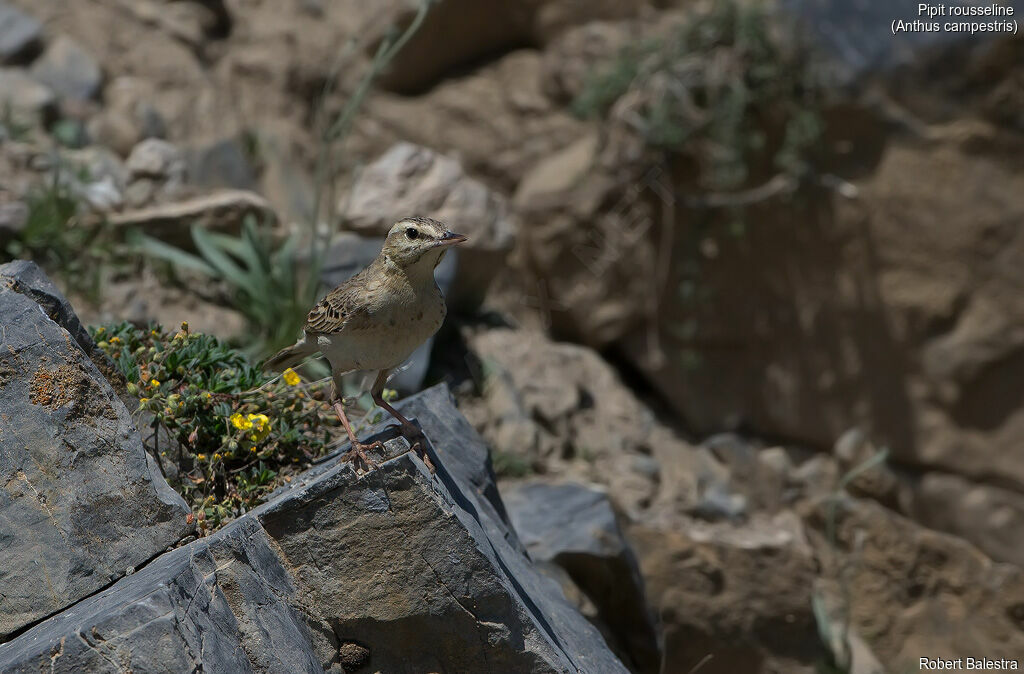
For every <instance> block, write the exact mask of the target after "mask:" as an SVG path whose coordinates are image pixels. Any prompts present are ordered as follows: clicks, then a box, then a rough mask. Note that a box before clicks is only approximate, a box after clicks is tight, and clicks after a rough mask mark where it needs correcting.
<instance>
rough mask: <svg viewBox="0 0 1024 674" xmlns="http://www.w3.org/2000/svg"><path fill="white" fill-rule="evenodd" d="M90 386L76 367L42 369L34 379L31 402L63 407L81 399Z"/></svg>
mask: <svg viewBox="0 0 1024 674" xmlns="http://www.w3.org/2000/svg"><path fill="white" fill-rule="evenodd" d="M88 385H89V382H88V380H87V379H86V377H85V376H84V373H83V372H82V371H81V369H80V368H77V367H75V366H74V365H70V364H64V365H58V366H57V367H56V368H53V369H47V368H45V367H40V368H39V369H38V370H36V373H35V375H34V376H33V377H32V385H31V386H30V387H29V400H30V401H31V402H32V404H33V405H42V406H43V407H49V408H53V407H62V406H64V405H67V404H68V403H70V402H72V401H73V400H76V399H77V398H79V397H81V394H82V393H83V392H84V389H85V388H87V387H88Z"/></svg>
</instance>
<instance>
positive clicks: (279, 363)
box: [263, 336, 319, 371]
mask: <svg viewBox="0 0 1024 674" xmlns="http://www.w3.org/2000/svg"><path fill="white" fill-rule="evenodd" d="M317 351H319V349H318V348H317V346H316V344H315V343H313V344H310V343H309V341H308V340H307V339H306V337H305V336H303V338H302V339H300V340H299V341H297V342H295V343H294V344H292V345H291V346H289V347H287V348H285V349H281V350H280V351H278V352H277V353H276V354H275V355H274V356H272V357H271V358H269V359H268V360H267V361H266V362H265V363H263V369H264V370H278V371H280V370H284V369H286V368H289V367H294V366H296V365H298V364H299V363H301V362H302V361H303V359H305V358H306V357H308V356H312V355H313V354H314V353H316V352H317Z"/></svg>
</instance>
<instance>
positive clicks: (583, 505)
mask: <svg viewBox="0 0 1024 674" xmlns="http://www.w3.org/2000/svg"><path fill="white" fill-rule="evenodd" d="M502 495H503V497H504V500H505V504H506V506H507V507H508V512H509V517H510V518H511V520H512V525H513V526H514V527H515V530H516V533H518V534H519V539H520V540H521V541H522V542H523V544H524V545H525V546H526V549H527V551H528V552H529V553H530V558H531V559H533V561H534V562H536V563H538V564H547V565H551V566H555V567H557V568H558V569H560V570H561V571H562V572H563V573H562V574H558V573H557V572H556V574H555V576H556V578H559V579H560V580H562V584H563V589H565V591H566V592H565V593H566V596H573V595H576V596H580V595H582V596H580V600H581V601H580V603H581V604H582V605H583V606H582V607H581V608H582V610H583V611H584V614H585V615H587V617H588V618H590V620H591V621H593V622H594V623H595V624H596V625H597V626H598V628H599V629H601V631H602V633H603V634H604V635H605V640H606V641H608V642H609V644H610V645H611V646H612V647H613V648H615V649H616V651H617V652H619V654H620V657H622V659H623V661H624V662H626V663H628V664H629V665H630V669H631V670H632V671H634V672H650V673H651V674H654V673H657V672H660V671H661V651H660V649H659V645H658V626H657V624H656V623H655V620H654V615H653V614H652V613H651V611H650V608H649V605H648V603H647V597H646V596H645V594H644V582H643V579H642V578H641V577H640V568H639V566H638V565H637V561H636V556H635V555H634V554H633V549H632V548H631V547H630V545H629V543H628V542H627V541H626V538H625V536H624V535H623V533H622V529H621V528H620V527H619V523H618V520H617V518H616V515H615V511H614V509H613V507H612V503H611V500H610V499H609V498H608V495H607V494H606V493H605V492H604V491H602V490H600V489H597V488H595V487H591V486H587V485H584V484H579V483H572V482H564V483H558V484H553V483H547V482H541V481H536V480H534V481H528V482H523V483H513V484H507V485H504V486H503V487H502ZM542 568H544V567H542ZM563 576H568V578H563ZM567 585H568V587H567ZM588 606H592V607H593V609H594V610H593V612H592V613H593V614H592V615H591V614H589V613H588V612H587V608H588Z"/></svg>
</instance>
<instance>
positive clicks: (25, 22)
mask: <svg viewBox="0 0 1024 674" xmlns="http://www.w3.org/2000/svg"><path fill="white" fill-rule="evenodd" d="M42 44H43V24H41V23H39V21H38V20H36V18H35V17H33V16H31V15H29V14H26V13H25V12H22V11H21V10H20V9H18V8H17V7H11V6H10V5H9V4H7V3H6V2H0V65H7V64H10V63H24V62H25V61H28V60H30V59H31V58H32V57H33V56H34V55H35V54H36V53H38V51H39V49H40V48H41V47H42Z"/></svg>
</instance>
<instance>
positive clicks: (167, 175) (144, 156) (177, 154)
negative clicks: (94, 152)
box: [125, 138, 186, 183]
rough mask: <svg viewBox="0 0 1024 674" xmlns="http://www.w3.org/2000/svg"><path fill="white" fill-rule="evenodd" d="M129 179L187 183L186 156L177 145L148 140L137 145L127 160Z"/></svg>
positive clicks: (152, 139) (157, 139)
mask: <svg viewBox="0 0 1024 674" xmlns="http://www.w3.org/2000/svg"><path fill="white" fill-rule="evenodd" d="M125 168H126V169H127V170H128V179H129V180H135V179H138V178H149V179H151V180H158V181H162V182H166V181H173V182H177V183H182V182H184V181H185V173H186V164H185V155H184V153H183V152H182V151H181V150H180V149H178V148H177V147H176V146H175V145H172V144H171V143H168V142H167V141H165V140H161V139H159V138H147V139H145V140H143V141H141V142H140V143H138V144H137V145H135V146H134V147H133V148H132V150H131V154H129V155H128V159H127V160H125Z"/></svg>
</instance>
